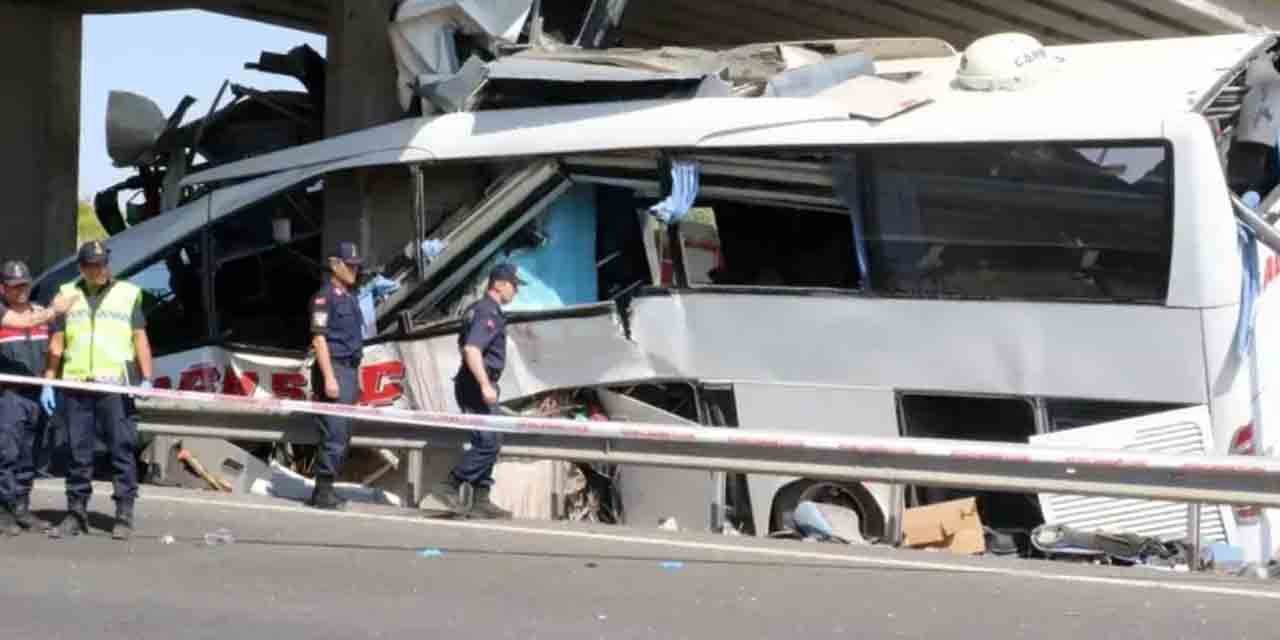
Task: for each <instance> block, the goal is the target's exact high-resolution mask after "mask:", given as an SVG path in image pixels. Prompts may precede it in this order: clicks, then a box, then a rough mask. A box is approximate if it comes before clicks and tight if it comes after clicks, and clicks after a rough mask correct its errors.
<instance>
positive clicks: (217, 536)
mask: <svg viewBox="0 0 1280 640" xmlns="http://www.w3.org/2000/svg"><path fill="white" fill-rule="evenodd" d="M235 543H236V537H235V535H234V534H232V533H231V530H230V529H218V530H217V531H211V532H209V533H206V534H204V544H205V546H206V547H218V546H223V545H231V544H235Z"/></svg>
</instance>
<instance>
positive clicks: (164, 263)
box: [127, 242, 209, 356]
mask: <svg viewBox="0 0 1280 640" xmlns="http://www.w3.org/2000/svg"><path fill="white" fill-rule="evenodd" d="M127 279H128V280H129V282H132V283H133V284H135V285H137V286H138V287H139V288H140V289H142V311H143V314H145V316H146V318H147V337H148V338H149V339H150V341H151V349H152V351H153V352H154V354H155V355H157V356H163V355H165V354H169V353H177V352H180V351H186V350H188V349H193V348H195V347H199V346H203V345H204V344H206V343H207V342H208V338H209V324H208V316H207V315H206V314H205V310H204V293H203V287H202V286H201V282H202V280H203V278H202V277H201V275H200V255H199V253H198V252H197V250H196V245H195V243H194V242H191V243H187V244H184V245H179V246H178V247H177V248H175V249H173V250H171V251H168V252H165V254H163V255H162V256H160V257H159V258H157V259H156V260H155V261H154V262H152V263H151V264H149V265H147V266H145V267H143V268H142V269H140V270H138V271H136V272H135V273H133V275H130V276H129V277H128V278H127Z"/></svg>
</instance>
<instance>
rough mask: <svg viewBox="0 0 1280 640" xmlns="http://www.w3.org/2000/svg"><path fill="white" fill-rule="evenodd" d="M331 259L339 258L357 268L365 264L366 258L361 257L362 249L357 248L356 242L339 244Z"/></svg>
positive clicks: (334, 249)
mask: <svg viewBox="0 0 1280 640" xmlns="http://www.w3.org/2000/svg"><path fill="white" fill-rule="evenodd" d="M329 257H330V258H337V259H339V260H341V261H343V262H345V263H347V264H353V265H357V266H358V265H362V264H364V258H361V257H360V249H358V248H357V247H356V243H354V242H339V243H338V246H336V247H334V248H333V251H332V252H331V253H330V254H329Z"/></svg>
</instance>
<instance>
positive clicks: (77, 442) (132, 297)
mask: <svg viewBox="0 0 1280 640" xmlns="http://www.w3.org/2000/svg"><path fill="white" fill-rule="evenodd" d="M77 257H78V259H79V262H80V275H81V276H82V279H81V280H80V282H77V283H69V284H66V285H63V287H62V292H63V293H64V294H66V295H68V296H72V295H76V294H77V293H78V294H79V295H76V299H75V301H74V302H73V304H72V306H71V309H70V310H69V311H67V315H66V317H65V318H63V319H61V320H60V321H59V322H58V323H57V324H56V325H55V327H54V332H53V336H52V337H51V338H50V339H49V358H48V366H47V368H46V369H45V377H46V378H51V379H52V378H57V377H59V375H61V377H62V378H63V379H65V380H74V381H80V382H102V383H109V384H126V385H127V384H137V385H139V386H141V387H143V388H150V387H151V372H152V369H151V343H150V341H149V340H148V339H147V325H146V321H145V319H144V317H143V314H142V290H141V289H139V288H138V287H137V286H135V285H133V284H132V283H129V282H124V281H121V280H115V279H113V278H112V277H111V269H110V267H109V266H108V261H109V257H110V252H109V251H108V249H107V247H106V245H104V244H103V243H101V242H98V241H92V242H86V243H84V244H83V245H81V247H80V252H79V254H78V256H77ZM63 402H64V403H65V404H66V420H67V440H68V447H69V448H70V453H71V455H70V461H69V463H68V465H67V515H66V517H64V518H63V519H62V522H61V524H60V525H59V526H58V527H57V528H55V529H53V530H51V531H50V535H51V536H53V537H55V538H59V537H64V536H67V537H70V536H78V535H80V534H82V533H88V532H89V514H88V508H89V498H90V496H91V495H92V494H93V484H92V480H93V454H94V447H95V445H96V441H97V440H98V439H99V438H101V439H102V441H103V442H104V443H106V445H107V448H108V450H109V451H110V454H111V467H112V472H113V476H112V489H113V491H112V496H111V498H112V499H113V500H114V501H115V503H116V514H115V522H114V524H113V525H112V528H111V537H112V538H115V539H116V540H128V539H129V538H130V537H131V536H132V535H133V525H134V519H133V506H134V501H135V500H136V499H137V497H138V468H137V460H136V459H135V456H136V449H137V444H138V427H137V424H136V423H134V420H133V416H132V415H131V411H130V405H131V403H130V402H129V401H128V398H127V397H126V396H125V395H123V394H118V393H112V394H107V393H97V392H86V391H70V390H69V391H66V392H65V393H64V394H63Z"/></svg>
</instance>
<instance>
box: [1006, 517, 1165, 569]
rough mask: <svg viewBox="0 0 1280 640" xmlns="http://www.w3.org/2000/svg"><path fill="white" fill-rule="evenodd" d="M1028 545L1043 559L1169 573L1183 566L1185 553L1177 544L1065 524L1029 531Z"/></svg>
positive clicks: (1048, 525)
mask: <svg viewBox="0 0 1280 640" xmlns="http://www.w3.org/2000/svg"><path fill="white" fill-rule="evenodd" d="M1031 544H1032V546H1034V547H1035V548H1036V549H1037V550H1039V551H1040V552H1041V553H1043V554H1045V556H1046V557H1048V558H1050V559H1053V558H1064V559H1076V560H1092V561H1099V562H1105V563H1108V564H1122V565H1133V564H1143V565H1147V566H1151V567H1152V568H1166V569H1170V570H1172V568H1173V567H1176V566H1177V565H1179V564H1185V563H1186V555H1187V554H1186V552H1185V550H1184V549H1183V548H1182V547H1181V546H1180V544H1179V543H1177V542H1170V543H1164V542H1161V541H1160V540H1159V539H1157V538H1150V537H1147V536H1140V535H1137V534H1133V533H1109V532H1103V531H1081V530H1079V529H1074V528H1072V527H1068V526H1065V525H1051V524H1045V525H1040V526H1039V527H1036V528H1035V530H1034V531H1032V532H1031Z"/></svg>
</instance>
